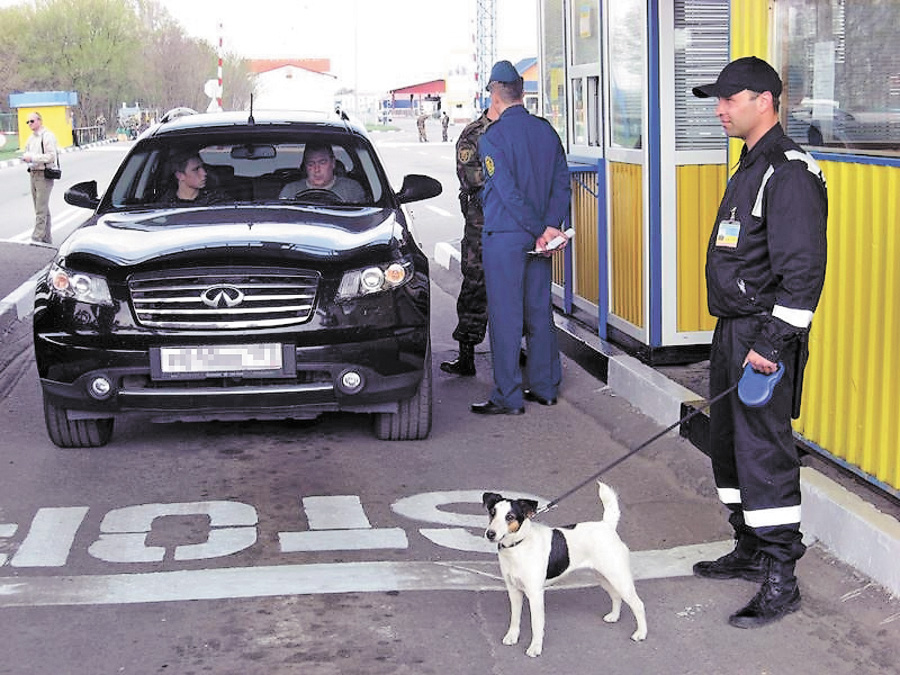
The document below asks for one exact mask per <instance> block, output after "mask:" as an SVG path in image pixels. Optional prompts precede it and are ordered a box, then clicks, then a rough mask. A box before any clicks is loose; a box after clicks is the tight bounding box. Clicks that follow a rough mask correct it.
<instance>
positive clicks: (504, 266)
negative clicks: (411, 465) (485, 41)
mask: <svg viewBox="0 0 900 675" xmlns="http://www.w3.org/2000/svg"><path fill="white" fill-rule="evenodd" d="M488 91H490V92H491V97H492V99H493V98H496V99H497V100H496V109H497V111H498V112H499V113H500V118H499V119H498V120H497V121H496V122H494V123H493V124H492V125H491V126H490V127H489V128H488V130H487V131H486V132H485V133H484V135H483V136H482V137H481V140H480V142H479V154H480V155H481V158H482V164H483V168H484V181H485V182H484V189H483V194H482V202H483V204H484V229H483V231H482V259H483V263H484V278H485V286H486V289H487V299H488V322H489V324H490V341H491V354H492V359H493V368H494V390H493V392H492V393H491V396H490V398H489V399H488V400H487V401H484V402H483V403H473V404H472V407H471V409H472V412H474V413H477V414H481V415H521V414H522V413H524V412H525V408H524V403H523V401H524V400H530V401H534V402H537V403H540V404H541V405H554V404H555V403H556V398H557V394H558V390H559V383H560V379H561V376H562V369H561V366H560V359H559V348H558V345H557V338H556V328H555V326H554V323H553V307H552V300H551V295H550V285H551V281H552V264H551V260H550V253H549V251H547V245H548V243H549V242H550V241H552V240H553V239H555V238H556V237H559V236H562V237H563V240H565V237H564V235H562V232H561V230H560V227H561V224H562V222H563V220H564V219H565V217H566V216H567V215H568V211H569V201H570V198H571V187H570V186H569V170H568V165H567V163H566V156H565V152H564V150H563V147H562V143H561V142H560V139H559V135H558V134H557V133H556V131H555V130H554V129H553V127H551V126H550V124H549V123H548V122H547V121H546V120H545V119H543V118H541V117H536V116H534V115H531V114H530V113H529V112H528V110H527V109H526V108H525V106H524V103H523V81H522V78H521V76H520V75H519V73H518V72H517V71H516V69H515V67H514V66H513V65H512V64H511V63H510V62H509V61H498V62H497V63H496V64H494V67H493V69H492V70H491V77H490V81H489V83H488ZM562 248H563V246H560V247H559V249H556V250H557V251H558V250H562ZM533 251H538V252H539V253H538V254H534V253H532V252H533ZM523 331H524V335H525V338H526V342H527V349H528V359H527V362H526V366H525V367H526V373H525V375H526V377H527V381H528V388H527V389H525V388H524V386H523V378H522V371H521V368H520V366H519V350H520V346H521V342H522V335H523Z"/></svg>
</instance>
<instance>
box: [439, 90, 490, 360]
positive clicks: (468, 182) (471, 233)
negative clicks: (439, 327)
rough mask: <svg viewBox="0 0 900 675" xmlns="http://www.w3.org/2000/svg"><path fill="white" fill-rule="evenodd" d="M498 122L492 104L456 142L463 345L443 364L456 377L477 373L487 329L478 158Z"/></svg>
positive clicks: (458, 310)
mask: <svg viewBox="0 0 900 675" xmlns="http://www.w3.org/2000/svg"><path fill="white" fill-rule="evenodd" d="M496 119H497V114H496V113H495V112H494V108H493V105H492V106H491V107H490V108H488V109H487V110H485V111H484V113H482V115H481V116H480V117H479V118H478V119H476V120H475V121H474V122H471V123H470V124H469V125H468V126H466V128H465V129H463V131H462V133H461V134H460V135H459V139H458V140H457V141H456V175H457V176H458V177H459V207H460V209H461V210H462V214H463V217H464V218H465V219H466V226H465V230H464V232H463V238H462V242H461V244H460V249H461V251H460V253H461V260H460V267H461V268H462V275H463V280H462V285H461V286H460V289H459V297H458V298H457V300H456V314H457V316H458V317H459V323H458V324H457V326H456V329H455V330H454V331H453V339H454V340H456V341H457V342H459V358H457V359H456V360H454V361H444V362H443V363H441V370H443V371H444V372H445V373H451V374H453V375H466V376H472V375H474V374H475V345H477V344H478V343H480V342H481V341H482V340H484V334H485V331H486V329H487V294H486V292H485V289H484V268H483V267H482V264H481V228H482V227H483V226H484V213H483V212H482V209H481V187H482V186H483V185H484V175H483V174H482V168H481V158H480V157H479V156H478V139H479V138H481V134H483V133H484V132H485V130H486V129H487V128H488V126H490V124H491V122H493V121H494V120H496Z"/></svg>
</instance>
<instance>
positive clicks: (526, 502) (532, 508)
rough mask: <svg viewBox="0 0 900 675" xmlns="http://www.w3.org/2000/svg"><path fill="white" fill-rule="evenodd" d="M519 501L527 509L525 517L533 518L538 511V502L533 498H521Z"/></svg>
mask: <svg viewBox="0 0 900 675" xmlns="http://www.w3.org/2000/svg"><path fill="white" fill-rule="evenodd" d="M519 502H520V503H521V504H522V506H523V508H524V510H525V517H526V518H531V517H533V516H534V514H536V513H537V510H538V503H537V502H536V501H534V500H533V499H520V500H519Z"/></svg>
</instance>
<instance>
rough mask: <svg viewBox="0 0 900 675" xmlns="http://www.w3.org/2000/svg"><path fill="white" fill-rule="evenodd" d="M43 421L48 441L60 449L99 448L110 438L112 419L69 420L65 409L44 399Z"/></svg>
mask: <svg viewBox="0 0 900 675" xmlns="http://www.w3.org/2000/svg"><path fill="white" fill-rule="evenodd" d="M44 421H45V422H46V424H47V434H48V435H49V436H50V440H51V441H53V443H54V444H55V445H57V446H59V447H60V448H99V447H100V446H103V445H106V444H107V443H109V439H110V438H112V432H113V420H112V418H103V419H86V420H70V419H69V416H68V413H67V411H66V409H65V408H62V407H60V406H58V405H56V404H54V403H51V402H50V401H48V400H47V399H46V398H45V399H44Z"/></svg>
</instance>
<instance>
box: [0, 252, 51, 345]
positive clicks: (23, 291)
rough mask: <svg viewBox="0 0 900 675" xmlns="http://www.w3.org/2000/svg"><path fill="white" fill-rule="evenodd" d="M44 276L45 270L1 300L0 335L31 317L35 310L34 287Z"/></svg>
mask: <svg viewBox="0 0 900 675" xmlns="http://www.w3.org/2000/svg"><path fill="white" fill-rule="evenodd" d="M45 269H46V268H45ZM42 274H44V270H41V271H40V272H37V273H36V274H34V275H33V276H32V277H31V278H29V279H28V281H26V282H25V283H23V284H22V285H20V286H19V287H18V288H17V289H16V290H14V291H13V292H12V293H10V294H9V295H7V296H6V297H5V298H3V299H2V300H0V335H3V334H4V333H6V331H7V330H9V328H10V326H12V325H13V324H14V323H15V322H16V321H21V320H22V319H25V318H28V317H29V316H31V312H32V310H33V309H34V287H35V285H36V284H37V280H38V278H39V277H40V276H41V275H42Z"/></svg>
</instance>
